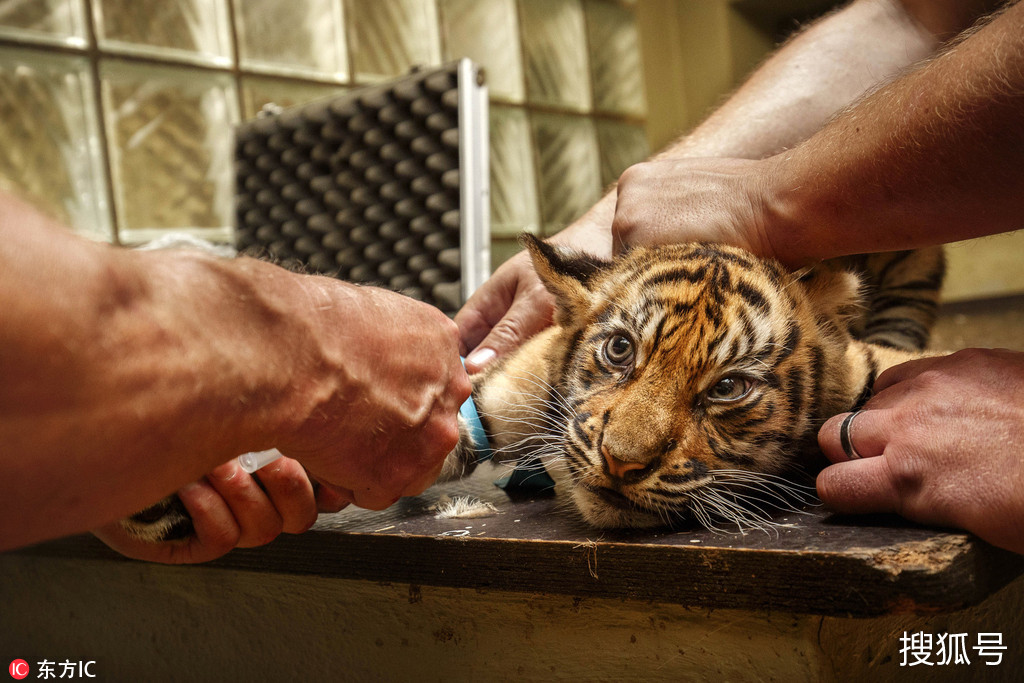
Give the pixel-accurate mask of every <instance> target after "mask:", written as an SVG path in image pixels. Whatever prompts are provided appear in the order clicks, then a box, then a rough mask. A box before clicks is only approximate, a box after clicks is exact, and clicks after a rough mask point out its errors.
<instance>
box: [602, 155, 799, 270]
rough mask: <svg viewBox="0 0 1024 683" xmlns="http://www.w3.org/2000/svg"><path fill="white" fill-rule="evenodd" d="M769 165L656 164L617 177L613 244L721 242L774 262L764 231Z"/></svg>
mask: <svg viewBox="0 0 1024 683" xmlns="http://www.w3.org/2000/svg"><path fill="white" fill-rule="evenodd" d="M770 172H771V161H770V160H763V161H754V160H749V159H655V160H653V161H646V162H643V163H639V164H635V165H633V166H630V167H629V168H627V169H626V170H625V171H624V172H623V174H622V175H621V176H620V177H619V182H618V197H617V201H616V204H615V218H614V220H613V221H612V245H613V248H614V250H615V253H620V252H621V251H623V250H624V249H626V248H628V247H630V246H637V245H644V246H650V245H657V244H674V243H680V242H693V241H699V242H722V243H726V244H731V245H734V246H737V247H742V248H743V249H747V250H748V251H751V252H754V253H755V254H758V255H760V256H766V257H771V258H778V257H779V256H780V255H778V254H776V253H775V252H774V250H773V249H772V245H771V242H770V241H769V240H768V238H767V234H766V232H765V229H764V228H765V215H766V212H767V211H768V210H769V206H768V204H769V195H768V184H767V181H766V179H767V178H768V177H770Z"/></svg>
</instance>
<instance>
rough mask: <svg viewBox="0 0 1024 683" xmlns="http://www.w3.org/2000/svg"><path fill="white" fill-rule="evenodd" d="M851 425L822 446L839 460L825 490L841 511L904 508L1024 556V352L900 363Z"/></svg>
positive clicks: (827, 436) (828, 429) (823, 480)
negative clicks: (845, 436) (848, 449)
mask: <svg viewBox="0 0 1024 683" xmlns="http://www.w3.org/2000/svg"><path fill="white" fill-rule="evenodd" d="M875 392H876V394H875V396H874V397H873V398H872V399H871V400H870V401H868V402H867V404H866V405H865V406H864V410H863V411H862V412H860V413H858V415H857V417H856V419H855V420H854V421H853V423H852V425H850V426H849V436H850V442H851V443H852V444H853V446H854V448H855V450H856V452H857V453H858V454H859V455H860V456H862V458H861V459H854V460H851V459H850V458H849V457H848V456H847V455H846V453H845V452H844V451H843V447H842V444H841V443H840V434H839V430H840V424H841V423H842V421H843V420H844V418H845V417H846V415H848V414H843V415H836V416H835V417H833V418H831V419H829V420H828V421H827V422H826V423H825V424H824V425H823V426H822V428H821V430H820V432H819V434H818V443H819V444H820V445H821V448H822V450H823V451H824V453H825V455H826V456H827V457H828V458H829V460H831V461H832V462H833V463H835V464H833V465H831V466H830V467H826V468H825V469H824V470H822V472H821V473H820V474H819V475H818V482H817V483H818V495H819V496H820V497H821V500H822V501H823V502H824V503H825V504H826V505H828V506H829V507H831V508H832V509H834V510H836V511H838V512H849V513H865V512H895V513H898V514H900V515H902V516H904V517H906V518H907V519H910V520H913V521H916V522H922V523H925V524H936V525H941V526H951V527H957V528H962V529H966V530H968V531H970V532H972V533H974V534H976V535H978V536H980V537H981V538H982V539H984V540H986V541H988V542H989V543H992V544H994V545H997V546H1000V547H1002V548H1007V549H1009V550H1013V551H1015V552H1024V461H1022V460H1021V457H1020V450H1021V447H1022V445H1024V353H1021V352H1016V351H1007V350H1005V349H995V350H993V349H968V350H966V351H959V352H957V353H955V354H953V355H950V356H941V357H936V358H925V359H920V360H915V361H910V362H908V363H904V364H902V365H898V366H895V367H893V368H890V369H889V370H887V371H885V372H884V373H882V375H881V376H880V377H879V378H878V381H877V382H876V383H875Z"/></svg>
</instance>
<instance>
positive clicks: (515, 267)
mask: <svg viewBox="0 0 1024 683" xmlns="http://www.w3.org/2000/svg"><path fill="white" fill-rule="evenodd" d="M554 308H555V298H554V296H552V294H551V293H550V292H549V291H548V290H547V289H546V288H545V287H544V285H543V284H542V283H541V281H540V278H539V277H537V273H536V272H534V270H533V264H532V263H531V262H530V256H529V254H528V253H526V252H525V251H521V252H519V253H518V254H516V255H515V256H513V257H512V258H510V259H509V260H508V261H506V262H505V263H503V264H501V266H500V267H499V268H498V269H497V270H496V271H494V274H493V275H491V277H490V278H488V279H487V281H485V282H484V283H483V285H482V286H481V287H480V289H478V290H477V291H476V292H474V293H473V295H472V296H470V297H469V300H468V301H466V304H465V305H464V306H463V307H462V309H461V310H460V311H459V312H458V313H457V314H456V315H455V323H456V324H457V325H458V326H459V334H460V335H461V337H462V347H461V351H462V353H463V355H466V354H467V353H468V355H466V370H468V371H469V372H470V373H474V372H479V371H480V370H482V369H483V368H484V366H486V365H487V364H488V363H490V362H491V361H493V360H495V359H497V358H500V357H502V356H504V355H506V354H508V353H510V352H511V351H513V350H515V349H517V348H518V347H519V345H520V344H522V343H523V342H524V341H526V340H527V339H529V338H530V337H532V336H533V335H535V334H536V333H538V332H540V331H541V330H543V329H544V328H545V327H547V326H548V325H550V324H551V317H552V314H553V313H554ZM471 349H472V350H473V351H472V353H469V351H470V350H471Z"/></svg>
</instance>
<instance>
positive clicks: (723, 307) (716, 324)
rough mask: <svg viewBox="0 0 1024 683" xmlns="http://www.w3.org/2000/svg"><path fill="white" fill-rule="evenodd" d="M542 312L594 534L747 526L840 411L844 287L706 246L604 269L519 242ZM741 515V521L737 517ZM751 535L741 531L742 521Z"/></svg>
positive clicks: (627, 258)
mask: <svg viewBox="0 0 1024 683" xmlns="http://www.w3.org/2000/svg"><path fill="white" fill-rule="evenodd" d="M525 239H526V243H527V247H528V249H529V250H530V252H531V256H532V258H533V262H534V267H535V269H536V271H537V273H538V274H539V276H540V278H541V279H542V280H543V282H544V283H545V285H546V286H547V288H548V289H549V290H550V291H551V292H552V293H554V295H555V297H556V299H557V306H556V322H557V324H558V325H559V326H560V328H561V331H560V332H559V336H558V341H556V342H555V350H554V355H553V360H552V361H551V365H552V371H551V375H550V379H551V384H552V386H553V389H554V391H555V392H557V395H559V396H560V400H559V403H560V404H561V405H562V406H564V407H563V408H560V409H559V412H560V413H561V414H560V415H559V418H558V419H559V420H560V421H561V423H562V424H563V425H564V434H562V435H560V441H561V442H562V448H561V450H563V451H564V458H565V466H566V468H567V470H568V474H569V475H570V477H571V480H572V482H573V486H572V496H573V500H574V502H575V504H576V506H577V507H578V509H579V510H580V511H581V512H582V514H583V517H584V518H585V520H586V521H587V522H589V523H590V524H592V525H595V526H598V527H645V526H654V525H662V524H666V523H672V522H674V521H676V520H679V519H681V518H682V519H695V520H697V521H699V522H701V523H703V524H704V525H705V526H707V527H709V528H717V527H716V525H717V524H718V523H720V522H721V521H724V522H726V523H736V524H739V526H740V528H741V529H742V528H743V527H744V526H745V524H744V523H743V522H744V521H746V522H748V523H749V522H750V521H751V519H758V518H760V516H759V515H758V513H751V512H750V505H749V503H750V502H751V499H752V500H753V501H755V502H754V506H753V507H754V509H760V510H762V511H763V510H765V504H766V503H768V504H770V503H771V500H770V498H772V497H778V496H779V495H780V493H781V491H782V490H783V489H785V488H786V484H785V483H784V482H785V479H784V478H783V477H780V476H779V475H784V474H786V473H787V471H789V470H791V469H793V468H794V467H800V465H801V462H802V461H803V462H804V463H806V462H807V460H806V459H808V458H812V457H816V456H813V455H812V454H813V453H816V452H817V451H816V450H815V449H812V448H809V446H812V445H813V444H814V438H815V435H816V432H817V428H818V426H820V424H821V420H822V419H823V417H826V416H829V415H832V414H834V413H836V412H839V411H841V410H843V409H845V408H846V407H847V406H846V405H844V404H848V403H849V396H848V394H849V389H848V386H849V385H850V383H851V382H850V378H849V377H848V376H847V375H848V373H849V370H848V369H847V363H846V362H845V360H844V355H845V353H846V349H847V346H848V345H849V343H850V341H851V338H850V334H849V331H848V328H849V325H848V320H847V318H848V317H849V316H850V315H851V314H852V313H853V312H854V311H855V310H856V309H857V307H858V306H859V294H858V292H859V289H860V281H859V279H858V277H857V276H856V275H854V274H852V273H849V272H843V271H840V270H833V269H829V268H828V267H827V266H826V267H819V268H816V269H814V270H812V271H810V272H807V273H804V274H802V275H794V274H791V273H789V272H787V271H786V270H785V269H784V268H783V267H782V266H781V265H779V264H778V263H776V262H774V261H766V260H763V259H759V258H756V257H754V256H752V255H751V254H749V253H748V252H745V251H743V250H741V249H737V248H733V247H728V246H723V245H716V244H703V243H694V244H683V245H673V246H662V247H657V248H634V249H632V250H630V251H628V252H627V253H625V254H624V255H623V256H621V257H619V258H617V259H616V260H615V261H614V262H613V263H605V262H601V261H598V260H595V259H594V258H593V257H590V256H585V255H581V254H576V253H572V252H568V251H565V250H562V249H560V248H558V247H555V246H552V245H549V244H546V243H544V242H541V241H540V240H538V239H536V238H531V237H529V236H528V237H527V238H525ZM751 514H753V515H754V517H753V518H751V517H750V515H751ZM752 525H753V526H757V524H756V522H755V523H752Z"/></svg>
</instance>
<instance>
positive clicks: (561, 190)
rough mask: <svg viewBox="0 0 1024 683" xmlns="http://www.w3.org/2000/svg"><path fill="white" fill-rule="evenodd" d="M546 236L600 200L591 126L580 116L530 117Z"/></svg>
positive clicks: (598, 173)
mask: <svg viewBox="0 0 1024 683" xmlns="http://www.w3.org/2000/svg"><path fill="white" fill-rule="evenodd" d="M531 123H532V125H533V140H534V144H535V145H536V149H537V159H538V168H537V171H538V174H539V176H540V210H541V221H542V222H543V224H544V231H545V233H546V234H551V232H554V231H557V230H561V229H562V228H563V227H565V226H566V225H568V224H569V223H571V222H572V221H573V220H575V219H576V218H578V217H579V216H580V215H582V214H583V212H584V211H586V210H587V209H589V208H590V207H591V206H592V205H593V204H594V202H596V201H597V200H598V199H600V197H601V175H600V170H599V165H598V157H597V136H596V134H595V132H594V122H593V121H591V120H590V119H589V118H587V117H584V116H571V115H564V114H541V113H536V112H534V113H533V114H531Z"/></svg>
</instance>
